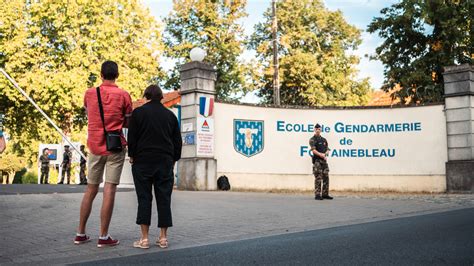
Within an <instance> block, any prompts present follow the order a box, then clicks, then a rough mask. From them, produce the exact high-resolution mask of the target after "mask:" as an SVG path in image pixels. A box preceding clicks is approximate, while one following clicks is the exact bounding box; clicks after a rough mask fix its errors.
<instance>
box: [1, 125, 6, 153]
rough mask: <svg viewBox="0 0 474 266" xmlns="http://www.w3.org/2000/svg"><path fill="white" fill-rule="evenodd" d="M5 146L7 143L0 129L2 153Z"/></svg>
mask: <svg viewBox="0 0 474 266" xmlns="http://www.w3.org/2000/svg"><path fill="white" fill-rule="evenodd" d="M6 148H7V143H6V142H5V138H4V137H3V131H1V130H0V153H3V152H4V151H5V149H6Z"/></svg>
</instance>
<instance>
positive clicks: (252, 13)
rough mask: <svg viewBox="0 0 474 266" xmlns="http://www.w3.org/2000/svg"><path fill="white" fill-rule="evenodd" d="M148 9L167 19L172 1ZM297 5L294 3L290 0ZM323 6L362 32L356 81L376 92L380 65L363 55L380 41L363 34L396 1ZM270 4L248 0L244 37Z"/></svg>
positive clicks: (148, 0)
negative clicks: (363, 81)
mask: <svg viewBox="0 0 474 266" xmlns="http://www.w3.org/2000/svg"><path fill="white" fill-rule="evenodd" d="M142 1H143V3H144V4H145V6H147V7H148V8H149V9H150V11H151V14H152V15H153V16H155V17H156V18H157V19H158V20H160V21H161V19H162V18H163V17H165V16H167V15H168V14H169V13H170V11H171V10H172V9H173V2H172V0H142ZM293 1H297V0H293ZM323 1H324V4H325V6H326V7H327V8H328V9H329V10H332V11H335V10H341V11H342V13H343V15H344V18H345V19H346V21H347V22H348V23H349V24H352V25H354V26H356V27H357V28H359V29H360V30H361V31H362V34H361V37H362V44H361V45H360V46H359V47H358V49H357V50H356V51H354V52H353V53H354V54H356V55H358V56H359V57H360V59H361V60H360V63H359V65H358V66H357V69H358V70H359V78H361V79H362V78H366V77H368V78H369V79H370V84H371V86H372V88H373V89H376V90H377V89H379V88H380V87H381V86H382V83H383V79H384V77H383V65H382V63H381V62H380V61H374V60H369V59H368V58H367V57H366V56H365V55H372V54H375V48H376V47H377V46H379V45H380V44H381V43H382V39H380V38H379V37H378V35H377V34H369V33H368V32H366V29H367V25H369V24H370V22H371V21H372V19H373V18H374V17H377V16H379V15H380V10H381V9H382V8H384V7H388V6H390V5H392V4H394V3H396V2H398V1H396V0H323ZM270 4H271V0H248V2H247V13H248V17H247V18H246V19H245V20H242V21H241V23H242V25H243V28H244V30H245V33H246V34H247V35H250V34H251V33H252V31H253V27H254V25H255V24H257V23H258V22H261V21H263V12H264V11H265V10H266V9H267V8H268V7H270ZM254 56H255V54H254V53H253V52H249V51H247V52H245V53H244V55H243V57H244V58H247V59H250V58H252V57H254ZM163 64H164V68H165V69H167V68H171V67H172V66H173V62H171V61H164V62H163ZM257 100H258V99H256V98H255V96H254V95H248V96H247V97H246V98H245V99H244V100H243V101H244V102H256V101H257Z"/></svg>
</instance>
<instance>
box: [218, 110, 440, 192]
mask: <svg viewBox="0 0 474 266" xmlns="http://www.w3.org/2000/svg"><path fill="white" fill-rule="evenodd" d="M443 109H444V106H442V105H436V106H426V107H407V108H386V109H378V108H376V109H349V110H347V109H346V110H327V109H326V110H311V109H286V108H264V107H255V106H245V105H232V104H223V103H216V104H215V110H214V119H215V120H214V121H215V122H214V123H215V158H216V159H217V172H218V176H220V175H224V174H225V175H226V176H228V177H229V179H230V182H231V186H232V187H233V188H240V189H265V190H268V189H289V190H312V189H314V177H313V175H312V164H311V159H310V157H309V154H308V151H307V150H309V147H308V146H309V145H308V141H309V138H311V136H313V134H314V133H313V132H312V131H311V132H304V131H308V130H311V129H312V125H314V124H315V123H319V124H321V125H323V127H324V129H325V131H327V130H329V132H323V134H322V135H323V136H324V137H325V138H326V139H327V140H328V142H329V147H330V148H331V149H332V150H331V154H332V155H333V156H332V157H330V158H329V159H328V163H329V168H330V172H329V174H330V189H331V190H384V191H386V190H393V191H403V192H407V191H430V192H440V191H445V190H446V180H445V163H446V161H447V144H446V139H447V137H446V119H445V114H444V111H443ZM234 120H261V121H263V122H264V133H263V150H262V151H261V152H260V153H258V154H256V155H254V156H251V157H246V156H244V155H242V154H240V153H238V152H237V151H236V149H235V147H234V138H235V136H234V135H235V134H234ZM338 123H339V124H338ZM403 123H405V124H407V123H408V124H409V125H410V129H409V130H405V131H403ZM392 124H393V126H394V128H395V129H396V127H397V124H402V125H400V126H399V127H400V128H399V129H400V131H398V132H365V133H348V132H342V131H341V125H344V126H345V125H359V126H360V125H365V126H367V128H370V126H371V125H374V126H375V128H377V125H384V128H385V125H388V126H390V125H392ZM295 125H297V126H296V129H299V131H298V132H295V130H293V129H294V128H295ZM336 125H338V126H336ZM344 138H345V140H348V139H350V140H351V141H352V144H351V145H347V144H346V145H342V144H341V141H342V140H343V139H344ZM344 150H346V151H344ZM351 150H355V151H351ZM359 150H363V152H361V151H359ZM382 150H383V151H385V153H386V154H387V156H383V155H384V153H383V151H382ZM344 152H346V154H343V153H344ZM348 153H349V155H348ZM336 155H339V156H336ZM369 155H370V156H371V157H369Z"/></svg>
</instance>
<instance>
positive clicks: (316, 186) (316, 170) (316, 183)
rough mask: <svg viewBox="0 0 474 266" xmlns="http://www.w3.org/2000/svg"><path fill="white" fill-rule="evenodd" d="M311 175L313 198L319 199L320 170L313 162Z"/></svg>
mask: <svg viewBox="0 0 474 266" xmlns="http://www.w3.org/2000/svg"><path fill="white" fill-rule="evenodd" d="M313 174H314V196H315V197H321V180H322V176H321V169H320V166H319V163H318V162H315V163H314V165H313Z"/></svg>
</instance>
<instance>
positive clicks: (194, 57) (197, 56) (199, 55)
mask: <svg viewBox="0 0 474 266" xmlns="http://www.w3.org/2000/svg"><path fill="white" fill-rule="evenodd" d="M189 57H191V61H198V62H202V60H203V59H204V57H206V51H204V50H203V49H202V48H199V47H194V48H193V49H191V52H190V53H189Z"/></svg>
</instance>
